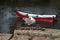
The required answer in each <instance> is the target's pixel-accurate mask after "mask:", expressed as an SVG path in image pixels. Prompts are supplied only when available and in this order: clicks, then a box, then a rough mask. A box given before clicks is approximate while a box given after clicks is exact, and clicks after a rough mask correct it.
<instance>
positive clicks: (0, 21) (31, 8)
mask: <svg viewBox="0 0 60 40" xmlns="http://www.w3.org/2000/svg"><path fill="white" fill-rule="evenodd" d="M12 3H13V2H11V4H10V3H8V4H4V5H0V32H1V33H10V30H11V29H12V28H14V26H16V24H15V20H16V18H17V17H16V15H15V11H16V10H18V9H19V10H21V11H24V12H28V13H34V14H35V13H36V14H56V15H58V18H57V20H58V21H57V24H56V25H55V26H53V27H52V28H56V29H60V27H59V26H60V18H59V17H60V16H59V15H60V14H59V13H60V12H59V10H57V9H56V8H51V7H50V6H49V4H46V5H35V4H34V5H33V4H31V5H30V4H28V5H26V4H25V5H24V6H23V5H22V4H20V5H19V3H18V4H12ZM17 26H19V27H20V26H21V25H20V23H18V24H17Z"/></svg>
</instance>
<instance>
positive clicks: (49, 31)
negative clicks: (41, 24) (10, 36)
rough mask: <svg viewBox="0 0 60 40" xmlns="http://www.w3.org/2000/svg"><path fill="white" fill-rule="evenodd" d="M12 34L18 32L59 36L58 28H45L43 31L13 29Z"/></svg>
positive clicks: (20, 33) (21, 33) (31, 34)
mask: <svg viewBox="0 0 60 40" xmlns="http://www.w3.org/2000/svg"><path fill="white" fill-rule="evenodd" d="M14 34H15V35H16V34H18V35H30V36H42V37H54V38H60V30H57V29H46V30H45V31H41V30H15V31H14Z"/></svg>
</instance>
